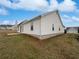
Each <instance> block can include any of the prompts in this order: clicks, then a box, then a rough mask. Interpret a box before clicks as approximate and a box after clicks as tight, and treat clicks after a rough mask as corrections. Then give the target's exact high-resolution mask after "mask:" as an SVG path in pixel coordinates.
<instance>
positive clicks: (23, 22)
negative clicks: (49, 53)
mask: <svg viewBox="0 0 79 59" xmlns="http://www.w3.org/2000/svg"><path fill="white" fill-rule="evenodd" d="M52 12H53V13H54V12H57V13H58V16H59V19H60V22H61V24H62V26H63V27H65V26H64V25H63V23H62V20H61V17H60V15H59V11H58V10H55V11H51V12H46V13H43V14H41V15H38V16H35V17H34V18H32V19H30V20H24V21H22V22H21V23H19V24H18V26H19V25H20V24H25V23H28V22H31V21H34V20H36V18H41V16H45V15H48V14H50V13H52Z"/></svg>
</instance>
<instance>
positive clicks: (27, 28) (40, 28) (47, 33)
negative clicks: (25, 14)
mask: <svg viewBox="0 0 79 59" xmlns="http://www.w3.org/2000/svg"><path fill="white" fill-rule="evenodd" d="M18 32H19V33H24V34H30V35H32V36H35V37H37V38H39V39H45V38H50V37H51V36H56V35H59V34H62V33H64V26H63V23H62V21H61V18H60V15H59V13H58V11H57V10H56V11H52V12H48V13H45V14H43V15H39V16H37V17H35V18H33V19H31V20H29V21H27V20H25V21H23V22H21V23H20V24H18Z"/></svg>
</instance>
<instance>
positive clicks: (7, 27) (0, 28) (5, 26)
mask: <svg viewBox="0 0 79 59" xmlns="http://www.w3.org/2000/svg"><path fill="white" fill-rule="evenodd" d="M12 27H13V25H0V30H12Z"/></svg>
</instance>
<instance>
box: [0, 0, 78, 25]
mask: <svg viewBox="0 0 79 59" xmlns="http://www.w3.org/2000/svg"><path fill="white" fill-rule="evenodd" d="M57 9H58V10H59V13H60V16H61V19H62V21H63V24H64V25H65V26H79V0H0V24H14V23H15V21H16V20H17V21H18V22H21V21H23V20H25V19H26V20H29V19H31V18H32V17H35V16H37V15H40V14H42V13H45V12H48V11H53V10H57Z"/></svg>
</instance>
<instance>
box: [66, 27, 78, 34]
mask: <svg viewBox="0 0 79 59" xmlns="http://www.w3.org/2000/svg"><path fill="white" fill-rule="evenodd" d="M66 32H67V33H79V27H67V28H66Z"/></svg>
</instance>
